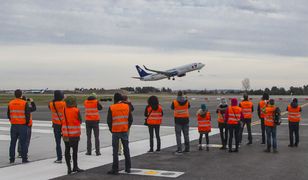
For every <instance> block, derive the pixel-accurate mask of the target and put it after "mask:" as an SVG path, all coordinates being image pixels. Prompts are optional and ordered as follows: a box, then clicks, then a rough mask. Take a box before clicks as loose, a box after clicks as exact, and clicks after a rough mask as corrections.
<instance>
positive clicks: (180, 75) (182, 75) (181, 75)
mask: <svg viewBox="0 0 308 180" xmlns="http://www.w3.org/2000/svg"><path fill="white" fill-rule="evenodd" d="M184 76H186V73H184V74H179V75H178V77H184Z"/></svg>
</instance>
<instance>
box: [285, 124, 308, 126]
mask: <svg viewBox="0 0 308 180" xmlns="http://www.w3.org/2000/svg"><path fill="white" fill-rule="evenodd" d="M281 125H289V123H281ZM299 125H300V126H308V124H301V123H300V124H299Z"/></svg>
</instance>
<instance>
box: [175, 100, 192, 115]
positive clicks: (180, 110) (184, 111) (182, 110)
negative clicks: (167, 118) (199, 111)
mask: <svg viewBox="0 0 308 180" xmlns="http://www.w3.org/2000/svg"><path fill="white" fill-rule="evenodd" d="M173 105H174V117H175V118H189V110H188V101H187V102H186V104H184V105H183V106H181V105H180V103H179V102H178V101H177V100H174V101H173Z"/></svg>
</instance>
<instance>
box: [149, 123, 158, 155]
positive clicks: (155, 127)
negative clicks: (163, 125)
mask: <svg viewBox="0 0 308 180" xmlns="http://www.w3.org/2000/svg"><path fill="white" fill-rule="evenodd" d="M148 127H149V133H150V149H151V150H153V147H154V131H155V137H156V140H157V150H160V146H161V142H160V135H159V129H160V125H149V126H148Z"/></svg>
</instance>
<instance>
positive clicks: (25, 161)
mask: <svg viewBox="0 0 308 180" xmlns="http://www.w3.org/2000/svg"><path fill="white" fill-rule="evenodd" d="M29 162H30V161H29V160H28V159H26V160H22V163H23V164H26V163H29Z"/></svg>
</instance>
